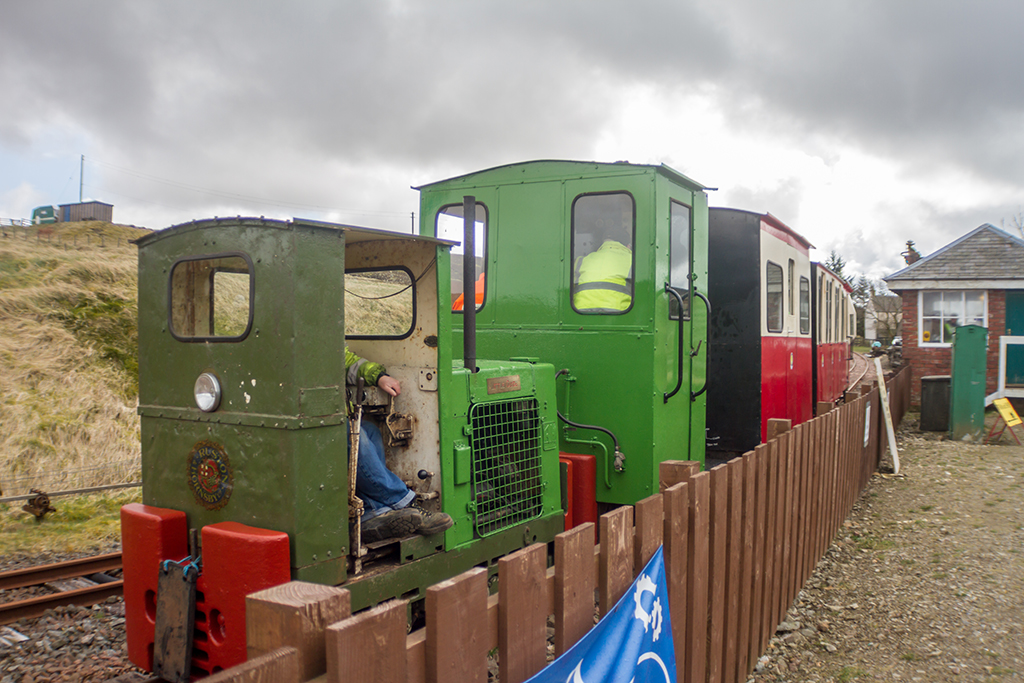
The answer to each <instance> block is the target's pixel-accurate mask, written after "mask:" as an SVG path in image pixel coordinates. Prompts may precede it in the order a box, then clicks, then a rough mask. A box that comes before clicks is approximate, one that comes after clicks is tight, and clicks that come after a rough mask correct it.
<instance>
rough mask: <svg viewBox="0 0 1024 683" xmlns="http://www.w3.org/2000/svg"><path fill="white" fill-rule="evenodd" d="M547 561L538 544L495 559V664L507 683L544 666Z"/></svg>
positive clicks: (516, 682)
mask: <svg viewBox="0 0 1024 683" xmlns="http://www.w3.org/2000/svg"><path fill="white" fill-rule="evenodd" d="M547 562H548V551H547V546H546V545H545V544H542V543H535V544H533V545H531V546H529V547H528V548H523V549H522V550H519V551H516V552H514V553H512V554H511V555H508V556H506V557H503V558H501V559H500V560H498V577H499V581H500V584H499V586H500V589H499V591H498V652H499V653H500V654H499V658H498V663H499V666H500V667H501V680H502V681H507V683H522V682H523V681H525V680H526V679H528V678H529V677H530V676H533V675H534V674H535V673H537V672H538V671H540V670H541V669H543V668H544V665H545V663H546V658H547V622H548V605H549V604H551V603H550V599H549V597H548V583H547Z"/></svg>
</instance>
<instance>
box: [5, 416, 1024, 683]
mask: <svg viewBox="0 0 1024 683" xmlns="http://www.w3.org/2000/svg"><path fill="white" fill-rule="evenodd" d="M1020 431H1021V429H1020V428H1019V427H1018V433H1020ZM1007 439H1008V437H1004V442H1003V443H1004V445H997V446H979V445H970V444H963V443H956V442H951V441H947V440H942V439H941V438H940V436H939V435H936V434H931V433H922V432H918V431H917V422H916V415H914V414H909V415H908V416H907V417H906V418H905V419H904V422H903V425H902V428H901V430H900V433H899V435H898V442H899V447H900V460H901V465H902V468H901V472H900V475H899V476H889V475H875V476H874V477H873V478H872V480H871V482H870V483H869V485H868V487H867V489H866V490H865V492H864V495H863V496H862V497H861V499H860V500H859V501H858V502H857V503H856V505H855V506H854V509H853V512H852V514H851V515H850V517H849V519H848V520H847V521H846V522H845V523H844V524H843V528H842V529H841V531H840V533H839V534H838V535H837V537H836V539H835V541H834V542H833V544H832V546H831V547H830V548H829V550H828V552H827V553H826V555H825V557H824V558H822V560H821V561H820V562H819V564H818V567H817V569H816V570H815V572H814V574H813V576H812V577H811V579H810V581H809V582H808V583H807V585H806V586H805V587H804V590H803V591H802V592H801V593H800V596H799V597H798V599H797V601H796V603H795V604H794V605H793V607H792V608H791V609H790V611H789V615H788V618H787V621H786V622H785V623H784V624H783V625H782V626H781V627H780V629H779V631H778V633H776V635H775V636H774V637H773V638H772V640H771V643H770V645H769V649H768V651H767V652H766V653H765V655H764V656H763V657H762V658H761V660H760V663H759V671H758V672H757V673H755V675H754V676H753V677H752V678H751V679H750V680H751V681H753V682H754V683H769V682H772V683H774V682H781V681H791V682H797V681H821V682H826V681H838V682H841V683H845V682H848V681H856V680H862V681H908V682H909V681H928V682H932V681H957V682H958V683H959V682H961V681H963V682H966V681H985V682H991V683H995V682H1000V681H1020V680H1024V448H1021V447H1018V446H1016V445H1013V446H1009V445H1005V444H1006V440H1007ZM111 550H112V549H111V548H105V549H93V550H91V551H90V553H89V554H96V553H99V552H110V551H111ZM70 557H72V555H67V556H62V557H57V556H52V555H51V556H48V557H46V558H39V557H18V558H4V559H3V560H0V570H4V569H13V568H15V567H16V566H27V565H32V564H41V563H43V562H55V561H58V560H60V559H69V558H70ZM5 593H6V594H5ZM15 593H17V595H15ZM24 595H25V594H24V593H23V592H21V591H8V592H2V591H0V601H10V600H15V599H19V598H20V597H24ZM6 628H10V629H13V631H14V632H16V633H18V634H20V635H22V636H24V637H25V638H26V640H24V641H21V642H16V643H12V644H5V642H6V641H11V640H14V639H16V637H13V636H12V635H11V634H10V633H9V632H8V631H6V630H5V629H6ZM133 671H138V670H137V669H135V668H134V667H132V666H131V664H130V663H128V661H127V659H126V658H125V645H124V604H123V602H122V601H121V600H120V599H118V598H111V599H110V600H108V601H107V602H106V603H104V604H102V605H97V606H95V607H92V608H74V607H69V608H62V609H59V610H54V611H53V612H51V613H49V614H47V615H46V616H44V617H42V618H39V619H33V620H23V621H21V622H18V623H15V624H11V625H10V627H3V626H0V683H28V682H29V681H32V682H38V683H44V682H46V681H106V680H108V679H112V678H114V677H116V676H119V675H121V674H124V673H127V672H133Z"/></svg>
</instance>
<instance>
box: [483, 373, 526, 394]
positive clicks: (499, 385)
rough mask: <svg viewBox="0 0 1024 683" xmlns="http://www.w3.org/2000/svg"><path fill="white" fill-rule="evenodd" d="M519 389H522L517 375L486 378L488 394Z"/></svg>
mask: <svg viewBox="0 0 1024 683" xmlns="http://www.w3.org/2000/svg"><path fill="white" fill-rule="evenodd" d="M520 389H522V383H521V382H520V381H519V375H510V376H508V377H495V378H493V379H489V380H487V393H488V394H504V393H507V392H509V391H519V390H520Z"/></svg>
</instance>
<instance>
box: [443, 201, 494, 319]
mask: <svg viewBox="0 0 1024 683" xmlns="http://www.w3.org/2000/svg"><path fill="white" fill-rule="evenodd" d="M464 226H465V223H464V219H463V214H462V204H453V205H451V206H446V207H444V208H443V209H441V210H440V211H439V212H438V213H437V223H436V224H435V225H434V235H435V236H436V237H438V238H440V239H443V240H450V241H452V242H458V245H456V246H455V247H452V310H453V311H462V309H463V307H464V306H465V287H464V286H463V282H462V279H463V259H464V258H465V249H464V248H463V244H462V241H463V239H462V238H463V237H464V234H465V227H464ZM473 241H474V245H473V251H474V252H476V268H475V272H476V287H475V288H474V289H475V290H476V308H477V310H480V308H482V307H483V305H484V292H485V287H484V284H485V281H486V273H485V270H486V259H485V258H484V256H485V255H486V254H487V207H486V206H484V205H483V204H481V203H479V202H477V205H476V216H475V226H474V230H473Z"/></svg>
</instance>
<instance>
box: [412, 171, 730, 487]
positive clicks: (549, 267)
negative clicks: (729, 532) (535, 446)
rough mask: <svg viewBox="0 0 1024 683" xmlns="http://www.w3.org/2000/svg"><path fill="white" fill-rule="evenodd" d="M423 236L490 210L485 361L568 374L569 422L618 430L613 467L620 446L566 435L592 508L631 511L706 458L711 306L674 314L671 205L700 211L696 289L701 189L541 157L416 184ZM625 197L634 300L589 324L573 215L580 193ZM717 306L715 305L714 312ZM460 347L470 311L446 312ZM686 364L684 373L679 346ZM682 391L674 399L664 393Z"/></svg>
mask: <svg viewBox="0 0 1024 683" xmlns="http://www.w3.org/2000/svg"><path fill="white" fill-rule="evenodd" d="M418 189H419V190H420V193H421V199H420V211H421V222H420V232H421V234H423V235H430V236H433V235H435V230H436V228H435V221H436V217H437V214H438V212H439V211H440V210H441V209H443V208H445V207H449V206H452V205H456V204H461V203H462V201H463V197H464V196H467V195H472V196H474V197H475V199H476V202H477V203H478V205H480V204H482V205H483V206H485V207H486V211H487V213H486V215H487V223H486V230H487V240H486V249H487V250H486V254H485V260H486V294H485V299H484V303H483V306H482V307H481V308H480V309H479V310H478V312H477V317H476V319H477V328H478V333H477V349H478V352H479V354H480V355H481V356H485V357H490V358H515V357H523V356H530V357H536V358H540V359H541V360H543V361H544V362H545V363H551V364H553V365H554V366H555V368H557V369H563V368H564V369H567V370H568V374H565V375H563V376H562V377H560V378H559V380H558V387H557V392H558V406H559V410H560V411H561V413H562V415H564V416H565V417H566V418H568V419H569V420H571V421H574V422H577V423H583V424H589V425H599V426H601V427H604V428H606V429H609V430H611V431H612V432H613V433H614V434H615V435H616V437H617V438H618V441H619V443H620V447H621V449H622V451H623V453H624V454H625V456H626V458H625V466H624V469H623V470H622V471H616V469H615V467H614V462H613V452H614V449H613V445H612V441H611V439H610V438H609V437H608V436H607V435H605V434H603V433H601V432H598V431H594V430H574V429H570V428H567V427H564V425H560V428H559V430H558V431H559V441H560V445H559V448H560V449H561V450H562V451H565V452H570V453H585V454H593V455H595V456H596V457H597V469H598V473H597V492H596V496H597V500H598V501H601V502H606V503H615V504H624V503H633V502H636V501H637V500H640V499H642V498H644V497H647V496H649V495H652V494H654V493H657V491H658V464H659V463H660V462H662V461H664V460H697V461H700V462H703V460H704V444H705V429H704V427H705V397H704V395H700V396H698V397H697V398H696V399H692V398H691V392H693V393H699V392H700V390H701V388H702V387H703V386H704V384H705V369H706V338H707V335H706V330H707V309H706V307H705V306H704V304H703V303H701V302H700V301H697V300H696V299H695V298H694V297H692V296H691V297H690V298H691V300H692V304H691V306H690V309H691V311H693V314H692V320H689V321H685V322H684V324H683V330H682V339H681V340H680V338H679V322H678V320H673V319H670V318H669V295H668V294H667V293H666V292H665V285H666V283H667V282H668V281H669V267H670V264H669V230H670V207H671V202H672V201H673V200H675V201H676V202H679V203H682V204H684V205H686V206H688V207H690V211H691V228H692V242H691V245H692V246H691V255H690V257H691V264H690V269H691V270H690V272H691V273H692V274H693V285H694V287H695V288H696V289H697V290H700V291H703V290H704V286H705V285H706V282H707V197H706V195H705V193H704V188H703V187H702V186H701V185H700V184H698V183H695V182H694V181H692V180H690V179H688V178H686V177H685V176H683V175H682V174H679V173H678V172H676V171H674V170H672V169H670V168H668V167H666V166H644V165H633V164H625V163H616V164H602V163H591V162H572V161H536V162H526V163H521V164H513V165H509V166H502V167H498V168H493V169H489V170H484V171H480V172H478V173H471V174H468V175H464V176H459V177H456V178H451V179H449V180H444V181H440V182H436V183H432V184H429V185H425V186H423V187H420V188H418ZM607 192H627V193H629V194H630V195H631V196H632V197H633V199H634V203H635V212H636V215H635V241H634V244H633V250H634V257H635V272H634V274H633V277H634V287H635V289H634V295H633V304H632V307H631V308H630V309H629V310H628V311H627V312H626V313H625V314H622V315H588V314H582V313H579V312H577V311H575V310H574V309H573V307H572V305H571V301H570V285H571V280H572V276H573V273H572V271H573V263H572V262H573V258H572V251H571V249H572V247H571V226H572V206H573V200H574V198H576V197H578V196H579V195H581V194H588V193H607ZM712 303H713V302H712ZM451 317H452V318H453V320H454V322H453V325H454V327H455V335H454V337H455V341H456V344H458V343H460V340H461V338H460V334H459V331H460V330H461V324H462V315H461V314H460V313H453V314H452V315H451ZM680 344H682V346H683V351H684V353H683V367H682V368H681V369H680V368H678V367H677V363H678V355H679V345H680ZM680 372H681V373H682V380H683V381H682V388H681V390H680V391H679V393H677V394H676V395H675V396H673V397H672V398H670V399H668V401H666V400H665V399H664V395H665V394H666V392H670V391H672V389H673V388H674V387H675V386H676V382H677V378H678V377H679V373H680Z"/></svg>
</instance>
